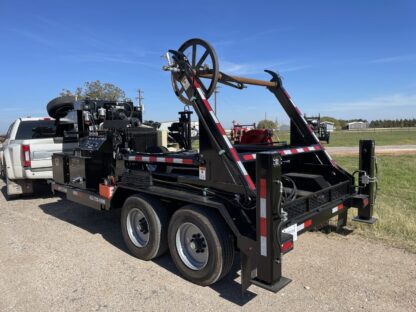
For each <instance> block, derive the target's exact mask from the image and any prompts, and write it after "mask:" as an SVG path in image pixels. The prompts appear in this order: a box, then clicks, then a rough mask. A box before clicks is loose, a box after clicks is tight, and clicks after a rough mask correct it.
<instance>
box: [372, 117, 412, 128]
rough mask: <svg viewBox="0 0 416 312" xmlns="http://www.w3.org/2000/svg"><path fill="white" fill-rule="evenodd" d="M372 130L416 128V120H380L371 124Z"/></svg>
mask: <svg viewBox="0 0 416 312" xmlns="http://www.w3.org/2000/svg"><path fill="white" fill-rule="evenodd" d="M369 127H370V128H407V127H416V118H413V119H379V120H372V121H371V122H370V126H369Z"/></svg>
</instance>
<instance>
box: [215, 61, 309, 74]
mask: <svg viewBox="0 0 416 312" xmlns="http://www.w3.org/2000/svg"><path fill="white" fill-rule="evenodd" d="M291 63H292V62H289V61H286V62H276V61H271V62H262V63H233V62H228V61H220V71H222V72H223V73H226V74H230V75H255V74H261V73H264V70H265V69H269V70H275V71H277V72H280V73H285V72H292V71H298V70H302V69H306V68H309V67H310V66H309V65H294V64H293V65H292V64H291Z"/></svg>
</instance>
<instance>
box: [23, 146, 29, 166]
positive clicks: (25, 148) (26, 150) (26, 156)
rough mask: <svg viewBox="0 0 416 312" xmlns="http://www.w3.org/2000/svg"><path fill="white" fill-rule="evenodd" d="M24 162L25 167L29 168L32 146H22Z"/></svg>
mask: <svg viewBox="0 0 416 312" xmlns="http://www.w3.org/2000/svg"><path fill="white" fill-rule="evenodd" d="M22 161H23V167H25V168H27V167H30V165H31V163H30V146H29V145H22Z"/></svg>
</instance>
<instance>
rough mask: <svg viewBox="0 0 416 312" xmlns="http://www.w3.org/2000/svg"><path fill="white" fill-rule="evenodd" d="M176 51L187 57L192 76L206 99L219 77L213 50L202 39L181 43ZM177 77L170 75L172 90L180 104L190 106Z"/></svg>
mask: <svg viewBox="0 0 416 312" xmlns="http://www.w3.org/2000/svg"><path fill="white" fill-rule="evenodd" d="M178 51H179V52H181V53H183V54H184V55H185V56H186V57H187V59H188V62H189V64H190V65H191V68H192V70H193V72H194V75H195V77H196V79H197V81H198V83H199V85H200V86H201V88H202V90H203V92H204V93H205V97H206V98H207V99H208V98H209V97H210V96H211V95H212V93H214V91H215V87H216V85H217V82H218V76H219V67H218V58H217V54H216V53H215V50H214V48H213V47H212V46H211V45H210V44H209V43H208V42H206V41H204V40H202V39H190V40H188V41H186V42H185V43H183V44H182V45H181V47H180V48H179V50H178ZM202 75H203V76H204V77H202ZM179 76H180V75H179V74H178V73H175V72H173V73H172V87H173V90H174V91H175V94H176V96H177V97H178V98H179V99H180V100H181V101H182V103H184V104H186V105H190V104H191V101H190V100H189V99H188V97H187V95H186V93H185V91H186V90H185V87H184V86H183V85H182V83H181V82H180V81H179Z"/></svg>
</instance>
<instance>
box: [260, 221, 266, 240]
mask: <svg viewBox="0 0 416 312" xmlns="http://www.w3.org/2000/svg"><path fill="white" fill-rule="evenodd" d="M266 235H267V221H266V218H260V236H266Z"/></svg>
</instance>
